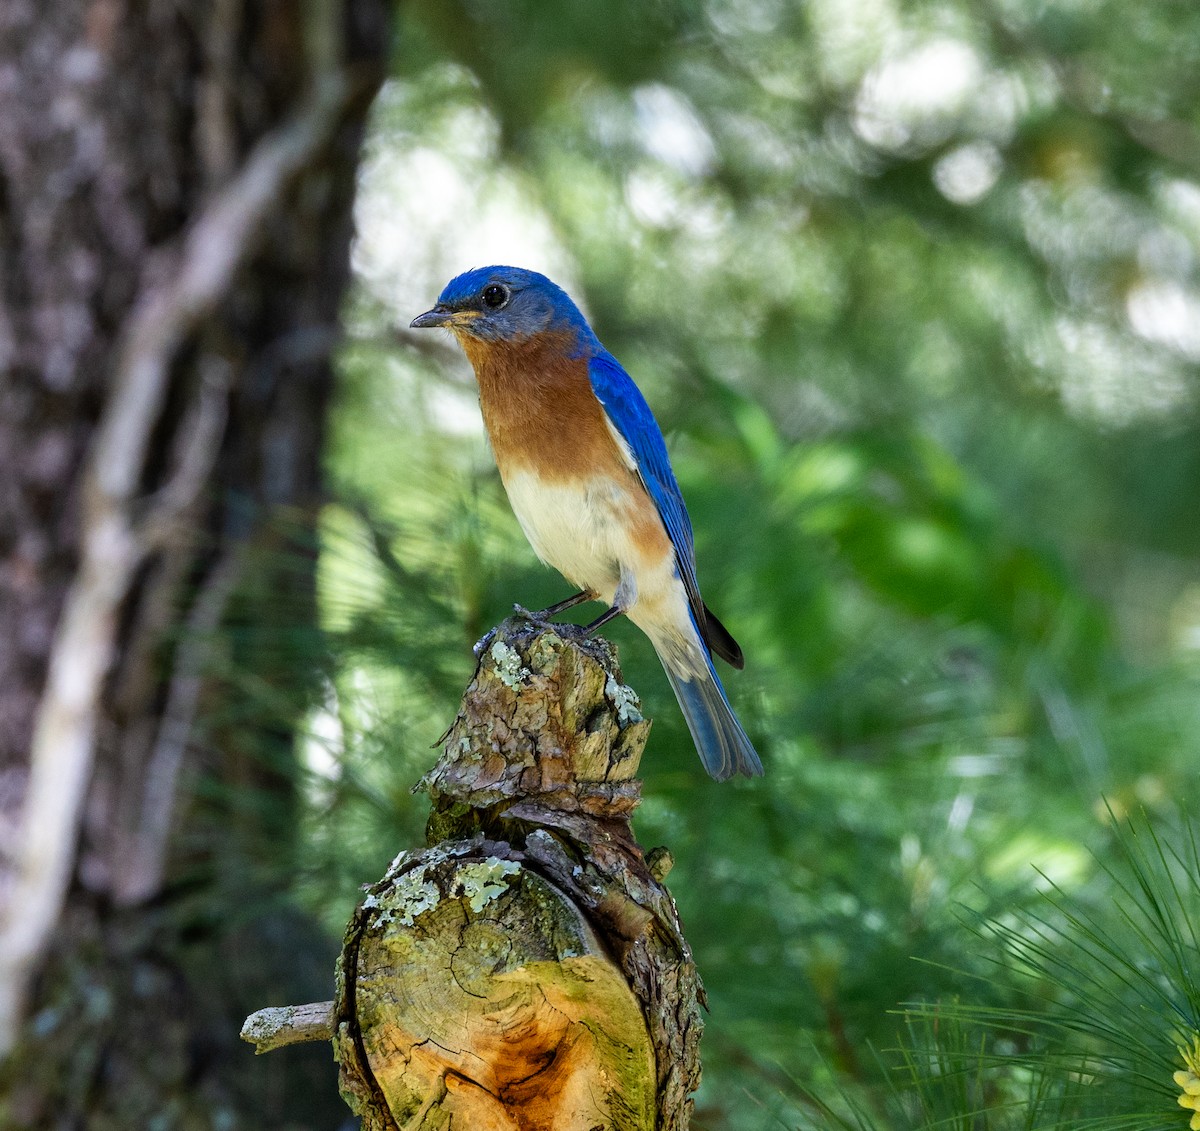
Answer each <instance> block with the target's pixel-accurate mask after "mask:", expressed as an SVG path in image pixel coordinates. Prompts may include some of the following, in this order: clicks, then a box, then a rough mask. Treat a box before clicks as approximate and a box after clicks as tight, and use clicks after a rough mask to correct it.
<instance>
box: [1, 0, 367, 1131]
mask: <svg viewBox="0 0 1200 1131" xmlns="http://www.w3.org/2000/svg"><path fill="white" fill-rule="evenodd" d="M387 7H388V5H387V2H386V0H309V2H307V3H291V2H286V0H267V2H265V3H254V4H248V3H245V2H244V0H216V2H215V3H214V2H209V0H205V2H201V0H170V2H169V3H168V2H165V0H149V2H147V3H143V4H136V5H128V4H117V3H108V2H106V0H94V2H91V3H84V4H80V3H77V2H75V0H6V2H5V3H3V4H0V637H2V638H3V640H4V642H5V647H4V648H0V846H2V847H3V848H4V850H5V851H4V857H5V860H6V865H5V867H4V868H3V869H2V870H0V1045H4V1046H7V1045H9V1044H11V1043H12V1041H13V1040H14V1039H15V1038H16V1037H17V1036H18V1026H19V1023H20V1020H21V1018H22V1017H23V1016H25V1015H26V1014H27V1012H28V1010H27V1008H26V1005H27V1002H28V1000H29V993H30V990H31V988H32V995H33V996H32V1001H33V1004H34V1006H35V1007H37V1008H42V1007H45V1008H42V1012H41V1015H40V1016H41V1022H40V1024H39V1026H38V1028H37V1033H36V1036H32V1035H28V1034H27V1037H28V1039H27V1040H26V1042H25V1044H24V1046H23V1047H22V1049H21V1050H20V1053H19V1055H17V1056H15V1057H14V1058H13V1059H12V1061H11V1063H10V1066H9V1069H8V1072H9V1074H10V1080H11V1081H15V1082H16V1083H14V1085H13V1087H12V1088H11V1091H10V1097H9V1098H10V1106H9V1108H8V1109H6V1110H5V1111H4V1112H3V1113H2V1114H3V1119H2V1120H0V1121H3V1122H4V1123H5V1125H6V1126H21V1125H28V1126H38V1127H41V1126H50V1125H52V1124H53V1125H61V1126H70V1125H74V1124H76V1123H87V1124H88V1125H89V1126H94V1127H101V1126H105V1125H106V1123H108V1124H111V1125H113V1126H123V1127H129V1126H146V1125H149V1123H150V1122H151V1121H152V1119H153V1117H155V1116H161V1115H163V1113H164V1112H167V1111H170V1112H173V1113H174V1116H173V1118H174V1121H175V1122H176V1123H178V1122H182V1121H183V1120H182V1114H181V1113H182V1110H183V1109H181V1108H180V1106H179V1105H180V1103H181V1102H182V1103H184V1104H185V1106H186V1102H187V1101H182V1100H181V1099H180V1097H179V1096H174V1095H172V1096H168V1093H169V1092H170V1091H171V1090H172V1089H180V1088H181V1083H182V1081H184V1080H188V1081H189V1082H190V1085H191V1087H192V1089H193V1090H194V1091H195V1092H196V1098H195V1099H194V1100H193V1101H192V1102H193V1103H194V1104H195V1105H196V1110H197V1111H198V1112H199V1111H203V1110H204V1109H206V1108H207V1109H209V1111H210V1112H212V1111H215V1110H217V1109H219V1108H221V1103H214V1101H213V1098H212V1096H211V1095H210V1096H207V1097H206V1096H204V1095H203V1094H202V1092H203V1078H204V1076H205V1074H206V1073H209V1074H210V1073H213V1072H214V1071H217V1069H216V1068H215V1067H214V1065H213V1063H212V1061H211V1060H208V1061H207V1062H206V1063H205V1064H203V1065H202V1066H198V1065H199V1062H198V1061H197V1056H198V1055H199V1054H198V1052H197V1049H196V1047H195V1046H196V1045H197V1042H196V1039H195V1033H194V1032H193V1033H192V1034H191V1035H190V1036H189V1032H188V1030H189V1026H194V1024H195V1023H196V1019H197V1018H198V1017H201V1016H205V1015H207V1014H211V1013H212V1012H213V1011H214V1009H217V1011H218V1012H219V1011H220V1008H219V1007H217V1006H216V1005H215V1004H214V1002H213V1001H211V1000H206V1001H204V1002H200V1000H199V998H198V996H197V995H198V994H200V993H201V991H200V990H199V989H198V987H196V986H195V985H193V984H191V981H190V979H191V977H192V976H191V975H190V974H189V973H188V972H187V970H186V969H184V968H183V967H182V966H179V965H176V963H177V960H178V951H179V947H178V939H179V935H180V932H181V931H182V930H184V929H185V926H184V925H183V924H181V922H180V921H179V918H178V917H177V916H173V915H172V913H171V909H170V906H169V904H167V903H163V902H162V899H161V897H162V894H163V892H164V890H166V885H167V883H168V880H169V878H170V875H171V870H172V867H174V869H175V874H177V875H180V874H184V873H186V874H187V875H188V876H189V879H190V880H191V881H192V883H193V885H195V884H196V883H197V882H198V881H200V882H202V883H203V884H206V885H208V886H209V888H210V889H211V887H212V885H213V884H214V883H215V884H227V885H232V884H233V883H235V882H238V876H239V873H238V871H237V869H238V868H239V867H240V869H241V874H242V875H244V874H246V873H248V872H249V871H250V869H249V867H248V866H247V861H248V860H249V859H250V858H251V856H252V855H253V853H254V852H255V851H256V850H257V848H258V847H259V846H261V845H263V844H273V845H276V846H277V845H278V844H280V843H283V844H284V845H286V842H287V841H286V836H281V835H280V834H281V833H282V832H284V831H285V830H287V829H288V828H290V827H291V824H292V822H290V821H289V820H288V818H287V808H288V804H289V801H288V798H289V795H290V791H291V789H292V786H291V782H290V780H289V776H288V774H287V772H286V761H287V757H288V754H287V751H288V748H289V734H290V728H291V726H292V724H293V723H294V721H295V718H296V715H297V713H298V712H299V711H301V710H302V709H303V708H304V705H305V696H306V693H307V688H306V685H307V683H308V682H309V681H310V680H311V676H310V675H309V674H308V673H307V667H308V665H305V664H304V663H303V662H297V660H296V659H295V657H292V656H288V655H281V654H278V650H277V652H276V654H275V655H274V656H273V657H266V656H259V657H257V659H258V660H260V661H262V666H261V667H260V668H259V670H258V671H257V672H256V675H257V677H258V678H259V679H260V680H262V682H263V683H264V684H272V683H273V684H274V690H275V691H277V693H278V695H277V704H278V706H276V707H275V708H274V709H273V711H272V712H271V714H270V716H269V717H267V718H264V715H263V712H262V710H261V708H260V706H259V705H258V704H254V703H252V702H251V700H250V697H249V695H248V693H247V691H246V689H245V688H244V687H243V686H242V685H241V684H240V683H239V681H238V680H237V679H236V678H231V675H232V673H230V672H229V671H228V669H227V670H226V673H225V677H224V678H222V675H221V674H219V673H218V672H217V667H218V665H216V664H214V662H213V659H214V641H216V640H218V639H220V635H219V630H220V629H221V627H222V626H223V625H227V624H228V623H229V621H230V619H231V618H239V619H241V620H243V622H244V623H245V624H247V625H249V626H253V627H256V628H258V629H259V630H260V631H263V632H272V631H273V632H275V633H278V634H283V633H284V632H285V631H288V630H289V627H290V626H296V625H300V626H302V625H304V624H305V623H309V624H311V622H312V587H313V581H312V545H313V538H312V531H313V525H314V517H315V510H316V507H317V505H318V504H319V501H320V471H319V469H320V459H319V456H320V449H321V442H322V437H323V421H324V416H325V411H326V407H327V404H328V399H329V394H330V389H331V369H330V364H329V358H328V352H329V348H330V346H331V344H332V343H333V341H334V339H335V337H336V319H337V308H338V304H339V299H340V296H341V293H342V291H343V289H344V286H345V283H346V280H347V275H348V266H347V263H348V245H349V238H350V203H351V199H352V194H353V186H354V173H355V167H356V163H357V152H358V146H359V142H360V139H361V134H362V127H363V120H364V117H365V112H366V108H367V106H368V105H369V102H370V98H371V96H372V94H373V91H374V89H375V88H376V87H377V85H378V83H379V82H380V80H381V77H382V60H383V55H384V51H385V48H386V38H387V28H386V11H387ZM254 586H260V587H262V590H263V591H265V592H269V593H272V594H273V596H274V600H272V601H262V600H257V601H256V600H255V597H254V593H253V587H254ZM218 651H219V650H218ZM235 659H236V658H235ZM225 662H226V664H228V662H229V661H228V657H226V659H225ZM202 706H204V707H206V708H207V709H208V710H207V713H209V714H210V715H212V716H214V717H220V718H224V719H226V720H230V721H231V722H232V723H234V724H241V725H230V727H229V729H228V731H227V732H226V733H223V734H222V733H218V732H215V731H212V730H210V731H208V732H207V733H201V732H198V731H197V728H196V719H197V717H198V714H199V712H200V708H201V707H202ZM264 733H265V734H267V735H268V736H269V737H271V738H272V739H273V741H274V746H275V760H274V762H272V761H271V759H270V758H265V757H263V755H262V751H261V750H253V751H252V750H250V749H249V748H248V747H247V745H246V742H245V739H244V738H243V737H241V736H244V735H246V734H257V735H262V734H264ZM235 736H237V737H235ZM217 750H220V751H221V753H220V754H217V753H214V752H215V751H217ZM268 766H270V767H271V768H270V769H267V768H265V767H268ZM200 774H207V775H209V776H211V777H212V778H213V779H214V780H219V781H221V782H222V783H224V785H225V786H227V787H228V786H231V785H239V786H240V785H249V786H251V787H254V788H258V789H260V790H262V791H264V792H269V793H272V794H274V795H275V796H277V797H278V799H279V804H278V805H277V806H276V817H275V827H274V828H264V827H263V822H262V820H261V819H260V818H258V817H253V818H250V819H248V818H247V817H246V816H244V815H243V814H237V815H235V811H234V810H232V809H230V810H226V811H225V813H224V814H221V813H215V812H213V811H212V810H211V809H210V811H209V812H208V813H206V814H204V815H203V816H202V815H200V814H198V813H197V812H195V811H193V810H192V809H191V808H189V807H188V806H187V804H186V801H187V798H186V793H185V795H184V796H183V797H182V798H181V796H180V783H181V781H183V782H186V781H188V780H194V779H195V778H196V777H197V776H198V775H200ZM256 810H257V812H260V813H261V812H264V811H266V807H264V806H258V807H256ZM214 818H216V819H217V820H220V821H222V823H223V824H224V826H225V827H224V829H223V830H222V833H221V836H220V837H217V836H215V835H213V831H214ZM181 844H186V845H187V849H186V851H185V850H182V849H181V848H180V847H179V846H180V845H181ZM173 860H174V864H172V861H173ZM243 882H244V881H243ZM193 890H195V887H193ZM239 894H240V895H241V896H242V898H243V899H244V896H245V893H244V890H243V891H242V892H240V893H239ZM212 898H213V900H214V902H215V903H219V901H220V898H221V897H220V895H219V893H218V894H214V895H213V897H212ZM154 901H158V902H157V903H156V904H155V903H154ZM139 909H144V910H139ZM204 917H205V920H206V921H207V922H213V921H219V919H220V915H219V914H218V915H213V914H212V910H211V908H210V909H207V910H206V911H205V913H204ZM186 929H187V930H189V931H192V932H194V931H195V922H194V920H193V922H192V923H191V924H189V925H187V926H186ZM238 929H240V930H245V929H246V928H245V926H244V924H243V925H241V926H239V928H238ZM218 933H219V932H218ZM212 945H213V948H214V949H219V948H220V946H221V945H222V944H221V943H220V941H219V940H214V941H213V944H212ZM39 971H40V972H41V975H42V976H41V980H40V982H31V979H35V978H37V977H38V974H39ZM146 986H157V987H158V988H159V990H161V992H155V993H151V994H150V996H149V998H148V999H138V995H139V994H140V993H141V991H142V989H144V988H145V987H146ZM76 991H77V992H76ZM81 995H82V996H81ZM88 995H90V999H89V997H88ZM87 1000H90V1001H91V1003H92V1004H91V1006H88V1005H87V1004H86V1001H87ZM97 1001H103V1002H105V1003H106V1005H105V1008H104V1009H100V1010H98V1009H97V1008H95V1003H96V1002H97ZM228 1007H229V1003H228V1002H225V1004H224V1007H223V1008H228ZM130 1016H138V1017H139V1023H138V1026H130V1025H129V1024H128V1018H129V1017H130ZM72 1026H75V1027H74V1028H72ZM135 1029H136V1030H138V1032H140V1033H145V1032H156V1033H157V1049H158V1051H159V1053H160V1055H159V1056H158V1057H147V1056H145V1055H144V1052H143V1050H142V1047H141V1046H142V1045H143V1044H144V1038H143V1037H140V1036H138V1035H137V1034H135V1033H134V1030H135ZM204 1059H205V1058H204V1056H201V1060H204ZM218 1059H219V1058H218ZM101 1065H105V1066H107V1067H106V1071H105V1072H101V1071H100V1068H99V1066H101ZM114 1065H115V1066H118V1068H117V1069H116V1070H115V1069H114V1067H113V1066H114ZM34 1066H36V1067H34ZM139 1071H140V1072H143V1073H145V1075H146V1077H147V1079H146V1080H144V1081H139V1080H138V1079H137V1074H138V1072H139ZM156 1072H157V1074H158V1078H156V1079H154V1080H150V1079H149V1077H150V1076H151V1075H153V1074H154V1073H156ZM163 1077H170V1079H163ZM198 1077H199V1079H198ZM230 1102H231V1103H232V1102H233V1101H230ZM135 1104H136V1105H141V1106H140V1107H134V1106H132V1105H135ZM51 1116H53V1118H51Z"/></svg>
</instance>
